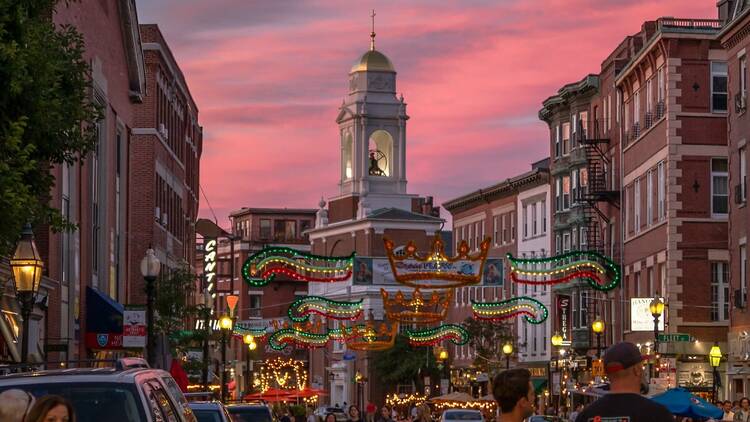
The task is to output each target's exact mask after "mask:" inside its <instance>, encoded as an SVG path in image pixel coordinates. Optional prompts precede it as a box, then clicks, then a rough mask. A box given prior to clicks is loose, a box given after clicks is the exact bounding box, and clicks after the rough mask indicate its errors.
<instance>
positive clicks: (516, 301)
mask: <svg viewBox="0 0 750 422" xmlns="http://www.w3.org/2000/svg"><path fill="white" fill-rule="evenodd" d="M471 309H472V311H474V318H476V319H479V320H485V321H502V320H504V319H508V318H513V317H515V316H518V315H523V316H524V318H525V319H526V321H528V322H529V323H531V324H541V323H543V322H544V321H546V320H547V317H548V315H549V311H548V310H547V307H546V306H544V304H542V302H540V301H538V300H536V299H534V298H531V297H528V296H519V297H513V298H510V299H507V300H501V301H499V302H476V301H473V300H472V301H471Z"/></svg>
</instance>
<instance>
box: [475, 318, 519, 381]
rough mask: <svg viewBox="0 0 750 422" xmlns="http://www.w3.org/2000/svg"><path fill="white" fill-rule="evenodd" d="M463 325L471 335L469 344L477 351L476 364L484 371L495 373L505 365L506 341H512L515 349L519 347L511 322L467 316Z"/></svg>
mask: <svg viewBox="0 0 750 422" xmlns="http://www.w3.org/2000/svg"><path fill="white" fill-rule="evenodd" d="M463 325H464V328H466V330H467V331H468V332H469V335H470V336H471V338H470V340H469V346H471V348H472V349H474V350H475V351H476V353H477V357H476V358H475V359H474V366H476V367H477V369H479V370H481V371H482V372H486V373H488V374H493V373H495V372H496V371H497V370H498V369H500V368H504V367H505V355H503V351H502V348H503V345H504V344H505V343H507V342H511V343H513V347H514V348H515V349H517V348H518V345H517V344H515V343H514V342H513V333H512V332H511V325H509V324H502V323H497V322H489V321H479V320H476V319H474V318H467V319H466V321H464V324H463Z"/></svg>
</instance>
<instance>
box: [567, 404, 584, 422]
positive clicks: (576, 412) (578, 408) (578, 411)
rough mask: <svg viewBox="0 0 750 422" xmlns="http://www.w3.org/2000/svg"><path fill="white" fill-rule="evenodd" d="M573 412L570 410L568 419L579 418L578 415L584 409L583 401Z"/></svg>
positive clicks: (572, 421)
mask: <svg viewBox="0 0 750 422" xmlns="http://www.w3.org/2000/svg"><path fill="white" fill-rule="evenodd" d="M574 409H575V410H573V411H572V412H570V417H569V418H568V420H569V421H570V422H576V418H578V415H579V414H580V413H581V412H582V411H583V403H578V404H577V405H576V406H575V408H574Z"/></svg>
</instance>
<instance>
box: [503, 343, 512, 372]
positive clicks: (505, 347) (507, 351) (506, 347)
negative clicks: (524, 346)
mask: <svg viewBox="0 0 750 422" xmlns="http://www.w3.org/2000/svg"><path fill="white" fill-rule="evenodd" d="M503 354H504V355H505V369H510V355H512V354H513V345H512V344H510V342H508V343H505V344H504V345H503Z"/></svg>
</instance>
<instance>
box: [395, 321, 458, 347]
mask: <svg viewBox="0 0 750 422" xmlns="http://www.w3.org/2000/svg"><path fill="white" fill-rule="evenodd" d="M406 336H407V337H408V338H409V343H410V344H411V345H412V346H434V345H436V344H438V343H440V342H442V341H444V340H449V341H450V342H451V343H453V344H455V345H458V346H463V345H464V344H466V343H468V342H469V339H470V335H469V332H468V331H466V329H465V328H464V327H462V326H460V325H456V324H441V325H440V326H438V327H434V328H426V329H423V330H419V331H412V330H406Z"/></svg>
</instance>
